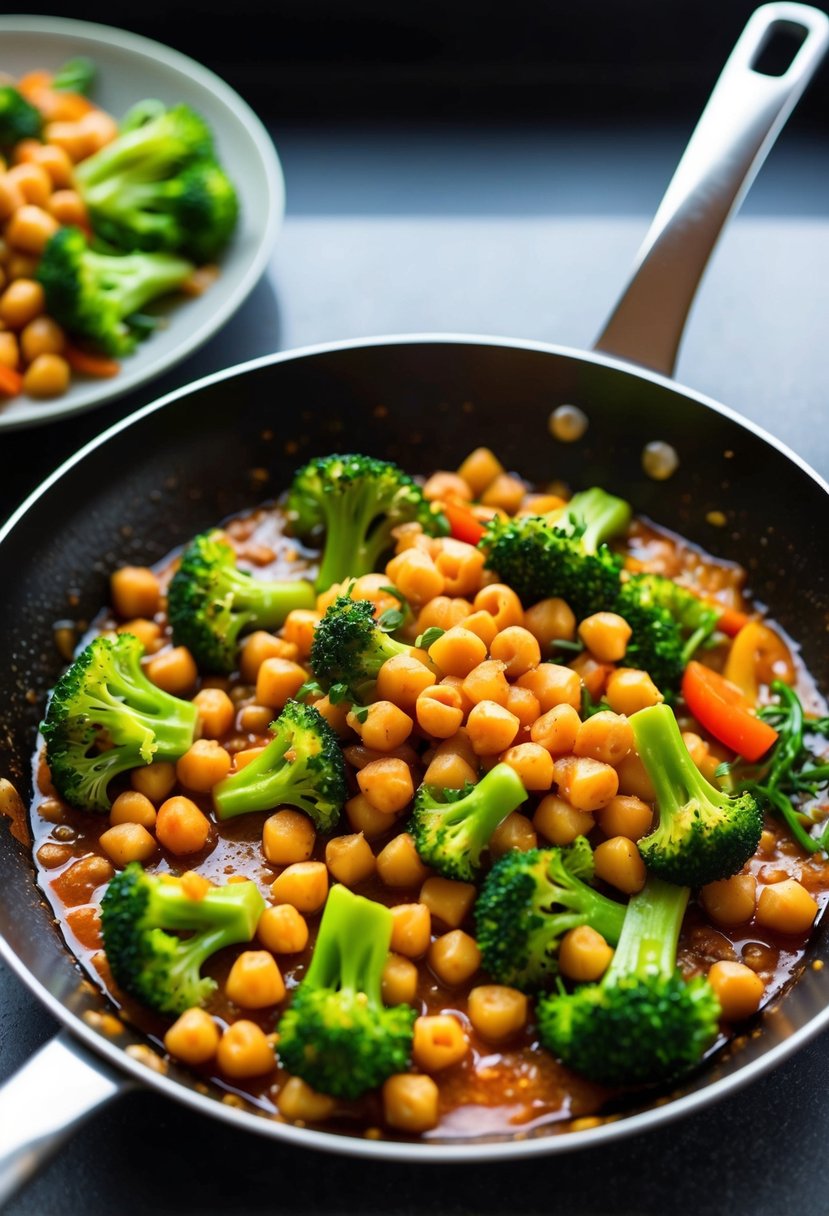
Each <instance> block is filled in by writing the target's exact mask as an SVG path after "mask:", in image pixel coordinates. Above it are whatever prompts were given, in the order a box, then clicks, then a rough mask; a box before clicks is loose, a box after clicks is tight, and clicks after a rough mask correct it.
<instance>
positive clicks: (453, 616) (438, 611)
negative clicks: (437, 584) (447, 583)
mask: <svg viewBox="0 0 829 1216" xmlns="http://www.w3.org/2000/svg"><path fill="white" fill-rule="evenodd" d="M471 612H472V605H471V604H470V602H469V600H465V599H462V598H460V597H459V596H451V595H436V596H435V598H434V599H433V600H429V602H428V603H426V604H424V605H423V607H422V608H421V609H420V612H419V613H418V616H417V632H418V634H421V633H425V632H426V630H427V629H451V628H452V627H453V626H454V625H460V624H461V622H462V621H464V620H465V619H466V617H468V616H469V615H470V613H471Z"/></svg>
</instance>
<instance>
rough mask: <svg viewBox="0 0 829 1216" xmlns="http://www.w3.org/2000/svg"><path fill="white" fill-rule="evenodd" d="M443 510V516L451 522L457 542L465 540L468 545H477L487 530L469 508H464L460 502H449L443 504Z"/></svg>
mask: <svg viewBox="0 0 829 1216" xmlns="http://www.w3.org/2000/svg"><path fill="white" fill-rule="evenodd" d="M442 509H443V514H444V515H445V516H446V518H447V519H448V520H449V527H450V528H451V530H452V535H453V536H454V538H455V540H464V541H466V543H467V544H468V545H477V543H478V541H479V540H480V539H481V537H482V536H483V534H484V531H485V528H484V525H483V524H482V523H481V521H480V520H479V519H476V518H475V516H474V515H473V513H472V512H471V511H470V510H469V508H468V507H464V506H462V505H461V504H460V503H459V502H454V501H449V502H444V503H443V504H442Z"/></svg>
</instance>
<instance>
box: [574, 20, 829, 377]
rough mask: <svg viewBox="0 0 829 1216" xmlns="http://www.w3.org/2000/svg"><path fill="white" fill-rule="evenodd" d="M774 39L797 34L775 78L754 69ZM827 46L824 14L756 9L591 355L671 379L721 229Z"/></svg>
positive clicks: (828, 27) (828, 31)
mask: <svg viewBox="0 0 829 1216" xmlns="http://www.w3.org/2000/svg"><path fill="white" fill-rule="evenodd" d="M775 34H789V35H797V36H799V37H802V42H801V44H800V46H799V47H798V49H797V51H796V53H795V55H794V58H793V59H792V61H791V63H790V64H789V67H788V68H787V69H786V71H785V72H784V73H783V74H782V75H781V76H769V75H766V74H765V73H763V72H760V71H758V70H757V68H756V64H757V62H758V59H759V57H760V55H761V52H762V51H763V49H764V48H765V47H766V46H767V45H768V43H769V42H770V40H771V39H772V38H773V37H774V35H775ZM827 46H829V16H827V14H826V13H824V12H821V11H820V10H819V9H816V8H812V7H810V6H808V5H804V4H793V3H788V2H786V0H780V2H775V3H772V4H764V5H762V7H760V8H758V9H756V10H755V12H754V13H753V14H752V16H751V17H750V18H749V21H748V23H747V25H746V27H745V29H744V30H743V33H742V34H741V35H740V38H739V39H738V41H737V44H736V46H735V47H734V50H733V51H732V52H731V55H730V56H729V58H728V61H727V62H726V65H725V67H724V68H723V71H722V73H721V75H720V77H719V80H718V81H717V83H716V85H715V87H714V90H713V92H712V94H711V96H710V98H709V101H708V103H707V105H706V107H705V109H704V110H703V113H702V115H701V117H700V119H699V122H698V124H697V126H696V129H695V130H694V132H693V134H692V136H691V139H690V142H689V144H688V147H687V148H686V150H685V153H684V154H683V156H682V159H681V160H680V162H679V165H678V166H677V169H676V172H675V173H674V176H673V178H672V179H671V182H670V184H669V186H668V189H667V191H666V193H665V196H664V198H663V200H662V203H661V204H660V206H659V210H658V211H657V213H656V215H655V216H654V219H653V223H652V224H651V226H650V229H649V231H648V233H647V236H646V237H645V240H644V243H643V244H642V246H641V248H640V250H639V253H638V255H637V259H636V263H635V268H634V272H633V275H632V278H631V280H630V282H629V284H628V286H627V288H626V289H625V291H624V292H623V294H622V296H621V298H620V299H619V301H618V303H617V305H616V307H615V309H614V311H613V313H612V314H611V316H610V319H609V320H608V321H607V323H606V325H605V328H604V330H603V331H602V333H601V334H600V336H599V338H598V339H597V340H596V342H595V343H594V349H596V350H598V351H603V352H604V353H605V354H609V355H616V356H618V357H620V358H622V359H627V360H629V361H630V362H633V363H639V364H643V365H644V366H646V367H650V368H653V369H654V370H655V371H658V372H663V373H664V374H665V375H666V376H670V375H671V374H672V373H673V369H674V365H675V363H676V358H677V352H678V349H679V344H680V340H681V337H682V331H683V329H684V326H685V322H686V319H687V316H688V312H689V309H690V307H691V304H692V302H693V299H694V295H695V293H696V290H697V287H698V286H699V282H700V279H701V278H702V275H703V272H704V270H705V267H706V265H707V263H708V259H709V257H710V255H711V253H712V251H713V249H714V246H715V244H716V242H717V239H718V237H719V235H720V232H721V231H722V229H723V228H724V226H725V224H726V221H727V220H728V218H729V216H730V215H731V214H732V212H733V211H735V210H736V209H737V207H738V206H739V204H740V202H741V201H742V198H743V196H744V194H745V192H746V191H747V190H748V187H749V186H750V185H751V182H752V181H753V180H754V176H755V174H756V173H757V171H758V170H759V168H760V166H761V165H762V163H763V161H764V160H765V158H766V155H767V153H768V152H769V150H770V148H771V147H772V144H773V143H774V141H775V139H776V138H777V135H778V134H779V132H780V130H781V129H782V127H783V125H784V123H785V122H786V119H787V118H788V117H789V114H790V113H791V111H792V110H793V109H794V106H795V105H796V103H797V101H798V100H799V98H800V95H801V94H802V92H803V90H804V89H805V87H806V85H807V83H808V82H809V80H810V79H811V77H812V76H813V74H814V72H815V70H816V69H817V67H818V65H819V64H820V61H821V59H822V58H823V56H824V54H825V52H826V49H827Z"/></svg>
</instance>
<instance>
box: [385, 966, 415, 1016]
mask: <svg viewBox="0 0 829 1216" xmlns="http://www.w3.org/2000/svg"><path fill="white" fill-rule="evenodd" d="M417 981H418V972H417V967H416V966H415V964H414V963H413V962H412V961H411V959H408V958H404V957H403V955H402V954H390V955H389V956H388V958H387V959H386V962H385V964H384V966H383V978H382V981H381V987H382V993H383V1001H384V1003H385V1004H386V1005H411V1004H412V1003H413V1002H414V1000H415V998H416V997H417Z"/></svg>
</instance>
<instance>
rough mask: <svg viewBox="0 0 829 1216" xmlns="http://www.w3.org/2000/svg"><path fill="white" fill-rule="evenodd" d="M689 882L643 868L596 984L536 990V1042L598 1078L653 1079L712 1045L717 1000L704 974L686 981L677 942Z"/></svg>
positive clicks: (675, 1073) (667, 1076)
mask: <svg viewBox="0 0 829 1216" xmlns="http://www.w3.org/2000/svg"><path fill="white" fill-rule="evenodd" d="M688 896H689V889H688V887H680V886H676V885H674V884H672V883H667V882H663V880H662V879H661V878H657V877H656V876H655V875H649V877H648V879H647V882H646V883H645V886H644V887H643V888H642V890H641V891H639V892H638V893H637V894H635V895H633V896H632V897H631V899H630V901H629V903H628V905H627V910H626V913H625V919H624V924H623V925H622V932H621V936H620V937H619V943H618V945H617V947H616V950H615V952H614V955H613V958H612V960H611V963H610V966H609V967H608V969H607V971H606V972H605V974H604V976H603V977H602V979H601V981H600V982H599V983H598V984H583V985H580V986H578V987H577V988H576V989H575V990H574V991H572V992H566V991H565V989H564V987H563V985H562V984H561V981H559V991H558V992H556V993H551V994H549V995H545V996H543V997H541V998H540V999H539V1000H538V1002H537V1004H536V1018H537V1022H538V1029H539V1033H540V1037H541V1042H542V1044H543V1045H544V1046H545V1047H547V1048H548V1050H550V1051H551V1052H553V1053H554V1054H555V1055H556V1056H558V1057H559V1058H560V1059H561V1060H563V1061H564V1063H565V1064H566V1065H567V1066H568V1067H570V1068H573V1069H575V1071H576V1072H578V1073H581V1074H582V1075H583V1076H585V1077H587V1078H589V1079H590V1080H592V1081H597V1082H599V1083H601V1084H604V1085H611V1086H615V1085H655V1084H660V1083H663V1082H667V1081H672V1080H675V1079H676V1078H678V1077H680V1076H681V1075H682V1074H683V1073H686V1072H687V1071H688V1070H689V1069H691V1068H693V1067H694V1065H696V1064H698V1063H699V1061H700V1060H701V1059H702V1057H703V1055H704V1054H705V1052H706V1051H707V1049H708V1048H709V1047H710V1046H711V1045H712V1044H713V1042H714V1040H715V1038H716V1035H717V1030H718V1022H719V1017H720V1004H719V1001H718V1000H717V997H716V995H715V993H714V990H713V988H712V987H711V985H710V984H709V982H708V980H707V979H706V977H705V976H702V975H698V976H695V977H694V978H693V979H691V980H688V981H686V980H685V979H684V977H683V976H682V974H681V972H680V971H679V969H678V967H677V962H676V955H677V943H678V940H679V932H680V929H681V927H682V920H683V917H684V915H685V909H686V907H687V904H688Z"/></svg>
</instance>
